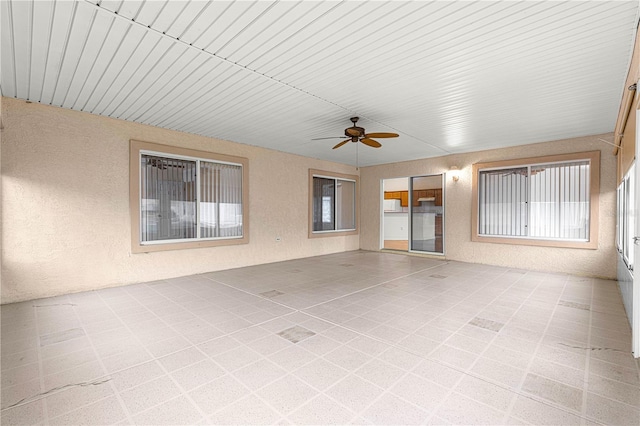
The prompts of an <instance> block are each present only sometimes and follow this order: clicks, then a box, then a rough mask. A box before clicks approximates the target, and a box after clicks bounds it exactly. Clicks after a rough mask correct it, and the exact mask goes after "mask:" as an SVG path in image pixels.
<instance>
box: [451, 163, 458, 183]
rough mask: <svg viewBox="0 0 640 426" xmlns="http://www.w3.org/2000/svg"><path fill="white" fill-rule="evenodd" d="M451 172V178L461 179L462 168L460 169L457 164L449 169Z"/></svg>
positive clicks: (454, 179)
mask: <svg viewBox="0 0 640 426" xmlns="http://www.w3.org/2000/svg"><path fill="white" fill-rule="evenodd" d="M449 173H451V178H452V179H453V181H454V182H457V181H458V179H460V169H458V168H457V167H456V166H452V167H451V168H450V169H449Z"/></svg>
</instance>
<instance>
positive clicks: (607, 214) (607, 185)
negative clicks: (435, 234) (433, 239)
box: [360, 134, 616, 279]
mask: <svg viewBox="0 0 640 426" xmlns="http://www.w3.org/2000/svg"><path fill="white" fill-rule="evenodd" d="M599 139H605V140H611V139H612V135H611V134H606V135H595V136H589V137H583V138H575V139H568V140H561V141H554V142H547V143H539V144H532V145H524V146H518V147H512V148H507V149H497V150H488V151H479V152H473V153H467V154H455V155H449V156H445V157H438V158H430V159H423V160H415V161H408V162H402V163H394V164H387V165H381V166H373V167H364V168H361V170H360V182H361V186H362V199H361V207H362V215H361V232H360V235H361V238H360V247H361V248H362V249H365V250H379V249H380V188H381V180H382V179H389V178H397V177H403V176H411V175H413V176H419V175H429V174H437V173H443V172H446V171H447V170H449V169H450V168H451V167H452V166H457V167H458V168H460V169H461V172H460V180H459V181H458V182H453V181H452V179H451V178H450V177H449V178H448V179H446V184H445V185H446V188H445V191H446V192H445V250H446V253H445V254H446V258H447V259H452V260H459V261H464V262H473V263H484V264H491V265H500V266H507V267H514V268H526V269H532V270H543V271H555V272H567V273H574V274H582V275H590V276H598V277H605V278H611V279H614V278H615V276H616V250H615V211H616V199H615V196H616V192H615V182H616V158H615V157H614V156H613V154H612V148H611V146H610V145H608V144H606V143H604V142H602V141H601V140H599ZM594 150H600V151H601V158H600V163H601V168H600V221H599V240H598V241H599V242H598V249H597V250H587V249H567V248H550V247H532V246H524V245H508V244H490V243H476V242H472V241H471V202H472V201H471V197H472V193H471V186H472V182H471V166H472V164H474V163H482V162H490V161H499V160H509V159H516V158H528V157H539V156H544V155H553V154H564V153H573V152H582V151H594Z"/></svg>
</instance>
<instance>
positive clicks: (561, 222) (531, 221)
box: [473, 151, 600, 248]
mask: <svg viewBox="0 0 640 426" xmlns="http://www.w3.org/2000/svg"><path fill="white" fill-rule="evenodd" d="M599 159H600V157H599V151H595V152H589V153H580V154H569V155H558V156H553V157H540V158H530V159H524V160H514V161H507V162H497V163H484V164H476V165H474V197H475V199H474V207H475V212H474V220H475V224H474V234H473V240H474V241H486V242H506V243H518V244H533V245H552V246H566V247H583V248H597V231H596V230H597V207H598V206H597V199H598V197H597V195H598V188H599V182H598V181H599V173H598V169H599V167H600V161H599Z"/></svg>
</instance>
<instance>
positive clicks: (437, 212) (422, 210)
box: [409, 175, 444, 254]
mask: <svg viewBox="0 0 640 426" xmlns="http://www.w3.org/2000/svg"><path fill="white" fill-rule="evenodd" d="M442 178H443V175H433V176H417V177H412V178H410V185H409V188H410V189H409V190H410V195H411V197H410V209H409V216H410V218H411V238H410V241H409V242H410V246H409V250H410V251H420V252H429V253H439V254H443V253H444V241H443V238H444V232H443V225H444V223H443V213H444V208H443V205H444V203H443V191H442V188H443V185H442Z"/></svg>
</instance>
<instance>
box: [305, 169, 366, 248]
mask: <svg viewBox="0 0 640 426" xmlns="http://www.w3.org/2000/svg"><path fill="white" fill-rule="evenodd" d="M316 177H317V178H323V179H332V180H334V181H335V186H334V188H337V183H338V181H347V182H353V183H354V186H355V187H354V195H353V196H354V200H353V202H354V215H355V228H352V229H332V230H321V231H314V230H313V208H314V204H313V203H314V198H313V178H316ZM359 190H360V188H359V182H358V176H356V175H347V174H342V173H333V172H327V171H323V170H315V169H309V238H316V237H329V236H340V235H357V234H358V229H359V218H360V215H359V199H358V193H359ZM334 198H336V202H335V205H334V211H333V215H334V216H333V217H334V223H335V224H334V227H337V226H338V225H337V224H338V220H337V218H338V202H337V197H336V192H334Z"/></svg>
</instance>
